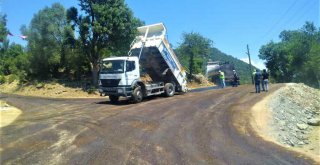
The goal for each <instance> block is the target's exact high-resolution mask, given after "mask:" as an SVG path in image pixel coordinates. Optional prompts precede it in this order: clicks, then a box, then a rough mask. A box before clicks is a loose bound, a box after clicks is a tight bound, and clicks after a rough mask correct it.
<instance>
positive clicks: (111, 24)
mask: <svg viewBox="0 0 320 165" xmlns="http://www.w3.org/2000/svg"><path fill="white" fill-rule="evenodd" d="M79 2H80V7H81V10H82V11H83V14H78V10H77V9H76V8H75V7H71V8H70V9H68V14H67V15H68V20H70V21H71V22H72V23H73V28H74V29H75V27H78V29H79V37H80V42H81V47H82V50H83V51H84V53H85V55H86V57H87V58H88V60H89V61H90V65H91V71H92V83H93V84H95V85H97V75H98V70H99V61H100V60H101V58H102V57H103V56H108V55H110V52H113V53H115V55H117V54H119V53H123V52H124V50H125V51H127V50H128V49H129V45H130V43H131V41H132V40H133V39H134V37H135V34H136V28H137V27H138V26H140V25H142V22H141V21H140V20H139V19H137V18H135V17H134V16H133V13H132V11H131V10H130V9H129V7H128V6H127V5H126V4H125V2H124V0H79Z"/></svg>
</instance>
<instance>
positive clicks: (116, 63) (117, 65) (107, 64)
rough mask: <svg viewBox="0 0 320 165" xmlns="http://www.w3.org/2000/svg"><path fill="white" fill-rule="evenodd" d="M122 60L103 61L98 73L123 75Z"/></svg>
mask: <svg viewBox="0 0 320 165" xmlns="http://www.w3.org/2000/svg"><path fill="white" fill-rule="evenodd" d="M123 72H124V60H109V61H103V62H102V64H101V68H100V73H123Z"/></svg>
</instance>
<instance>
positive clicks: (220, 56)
mask: <svg viewBox="0 0 320 165" xmlns="http://www.w3.org/2000/svg"><path fill="white" fill-rule="evenodd" d="M209 59H210V60H212V61H228V62H230V63H233V64H234V66H235V68H236V70H237V72H238V74H239V76H240V81H241V83H242V84H243V83H251V73H250V69H249V64H247V63H245V62H243V61H241V60H239V59H237V58H235V57H233V56H230V55H227V54H225V53H223V52H221V51H220V50H219V49H217V48H212V49H211V52H210V55H209ZM254 68H255V67H253V68H252V69H254Z"/></svg>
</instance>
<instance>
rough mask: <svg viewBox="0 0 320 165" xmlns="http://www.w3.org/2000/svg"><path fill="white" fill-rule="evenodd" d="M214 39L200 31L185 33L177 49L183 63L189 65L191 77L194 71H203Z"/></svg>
mask: <svg viewBox="0 0 320 165" xmlns="http://www.w3.org/2000/svg"><path fill="white" fill-rule="evenodd" d="M211 45H212V41H211V40H210V39H208V38H205V37H203V36H202V35H200V34H199V33H194V32H191V33H184V34H183V35H182V43H181V44H180V46H179V47H178V48H177V49H176V50H177V55H178V57H179V58H180V59H181V62H182V64H184V65H185V66H188V69H189V79H190V78H191V76H192V74H194V73H203V71H204V70H203V65H204V64H205V63H206V59H207V57H208V56H209V53H210V48H211Z"/></svg>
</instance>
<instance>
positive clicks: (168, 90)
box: [164, 83, 175, 97]
mask: <svg viewBox="0 0 320 165" xmlns="http://www.w3.org/2000/svg"><path fill="white" fill-rule="evenodd" d="M174 92H175V90H174V86H173V84H172V83H166V85H165V86H164V93H165V95H166V96H167V97H171V96H173V95H174Z"/></svg>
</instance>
